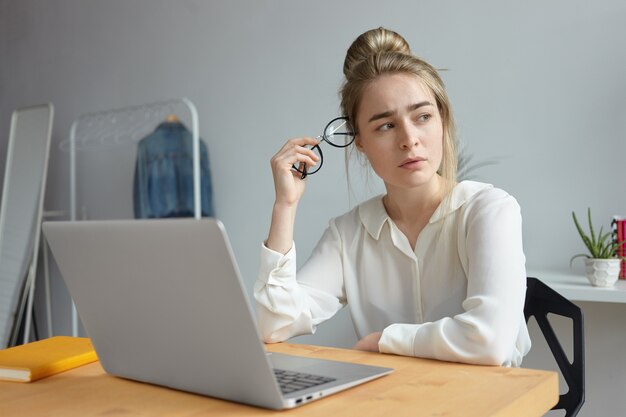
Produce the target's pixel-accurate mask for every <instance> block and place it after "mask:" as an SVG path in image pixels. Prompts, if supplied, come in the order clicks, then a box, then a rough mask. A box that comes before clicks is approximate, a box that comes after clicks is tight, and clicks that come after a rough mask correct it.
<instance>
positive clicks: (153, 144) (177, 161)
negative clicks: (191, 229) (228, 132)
mask: <svg viewBox="0 0 626 417" xmlns="http://www.w3.org/2000/svg"><path fill="white" fill-rule="evenodd" d="M192 142H193V140H192V135H191V132H189V130H188V129H187V128H186V127H185V126H184V125H183V124H182V123H180V122H163V123H161V124H160V125H159V126H157V128H156V129H155V130H154V132H152V133H151V134H150V135H148V136H146V137H145V138H143V139H141V141H139V145H138V148H137V161H136V165H135V178H134V182H133V203H134V210H135V218H160V217H191V216H193V215H194V196H193V143H192ZM200 199H201V208H202V215H203V216H210V217H212V216H214V214H215V213H214V211H213V195H212V187H211V174H210V172H209V157H208V152H207V147H206V145H205V144H204V141H202V139H200Z"/></svg>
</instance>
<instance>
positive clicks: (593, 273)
mask: <svg viewBox="0 0 626 417" xmlns="http://www.w3.org/2000/svg"><path fill="white" fill-rule="evenodd" d="M585 268H586V272H587V279H588V280H589V282H591V285H593V286H594V287H610V286H612V285H613V284H615V283H616V282H617V278H618V277H619V269H620V260H619V259H616V258H612V259H594V258H587V259H585Z"/></svg>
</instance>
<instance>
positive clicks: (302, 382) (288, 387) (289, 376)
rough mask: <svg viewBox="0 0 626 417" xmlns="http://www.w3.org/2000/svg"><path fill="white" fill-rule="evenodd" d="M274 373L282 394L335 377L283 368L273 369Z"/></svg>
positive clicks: (333, 379) (328, 380)
mask: <svg viewBox="0 0 626 417" xmlns="http://www.w3.org/2000/svg"><path fill="white" fill-rule="evenodd" d="M274 375H276V380H277V381H278V385H280V390H281V391H282V393H283V394H289V393H292V392H295V391H300V390H303V389H307V388H311V387H314V386H316V385H322V384H325V383H327V382H332V381H335V380H336V379H335V378H328V377H325V376H320V375H313V374H305V373H302V372H293V371H285V370H283V369H274Z"/></svg>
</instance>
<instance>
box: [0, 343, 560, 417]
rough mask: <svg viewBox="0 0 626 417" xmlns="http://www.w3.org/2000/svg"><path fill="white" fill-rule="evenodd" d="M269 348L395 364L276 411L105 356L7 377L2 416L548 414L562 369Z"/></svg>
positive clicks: (0, 385)
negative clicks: (113, 365) (122, 367)
mask: <svg viewBox="0 0 626 417" xmlns="http://www.w3.org/2000/svg"><path fill="white" fill-rule="evenodd" d="M267 350H268V351H272V352H282V353H289V354H295V355H301V356H310V357H315V358H322V359H333V360H342V361H346V362H358V363H364V364H370V365H378V366H385V367H391V368H394V369H395V371H394V372H393V373H392V374H390V375H388V376H385V377H382V378H380V379H377V380H374V381H371V382H368V383H366V384H364V385H360V386H358V387H355V388H351V389H349V390H347V391H343V392H341V393H338V394H335V395H332V396H329V397H326V398H324V399H322V400H319V401H314V402H311V403H309V404H306V405H304V406H302V407H298V408H295V409H292V410H288V411H272V410H265V409H261V408H256V407H251V406H246V405H241V404H237V403H231V402H227V401H222V400H217V399H214V398H210V397H203V396H201V395H195V394H189V393H185V392H181V391H176V390H172V389H168V388H163V387H157V386H153V385H150V384H144V383H140V382H135V381H130V380H125V379H122V378H116V377H113V376H110V375H107V374H106V373H104V371H103V370H102V367H101V366H100V363H99V362H95V363H92V364H89V365H85V366H83V367H80V368H76V369H74V370H71V371H68V372H65V373H61V374H58V375H54V376H52V377H49V378H45V379H42V380H39V381H36V382H33V383H16V382H0V416H2V417H5V416H6V417H9V416H11V417H13V416H50V417H54V416H63V417H72V416H77V417H78V416H80V417H87V416H107V417H115V416H120V417H134V416H167V417H183V416H184V417H200V416H253V415H254V416H259V415H278V414H282V415H298V416H300V415H303V416H323V417H331V416H337V415H340V416H359V417H361V416H382V415H386V416H389V417H391V416H393V417H396V416H405V415H411V416H418V417H419V416H446V417H451V416H463V417H473V416H476V417H489V416H493V417H496V416H500V417H518V416H519V417H522V416H523V417H535V416H542V415H543V414H544V413H545V412H547V411H548V410H549V409H550V408H551V407H552V406H554V404H556V402H557V400H558V392H559V390H558V375H557V374H556V373H554V372H548V371H536V370H530V369H519V368H502V367H490V366H473V365H462V364H455V363H448V362H439V361H433V360H426V359H418V358H408V357H403V356H395V355H385V354H380V353H369V352H361V351H355V350H347V349H337V348H328V347H319V346H309V345H297V344H288V343H279V344H273V345H267Z"/></svg>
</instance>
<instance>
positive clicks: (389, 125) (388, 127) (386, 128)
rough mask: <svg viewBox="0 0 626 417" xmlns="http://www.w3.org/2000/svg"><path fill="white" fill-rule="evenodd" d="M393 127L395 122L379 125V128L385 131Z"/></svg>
mask: <svg viewBox="0 0 626 417" xmlns="http://www.w3.org/2000/svg"><path fill="white" fill-rule="evenodd" d="M391 128H393V124H392V123H385V124H383V125H381V126H379V127H378V130H380V131H382V132H385V131H387V130H389V129H391Z"/></svg>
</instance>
